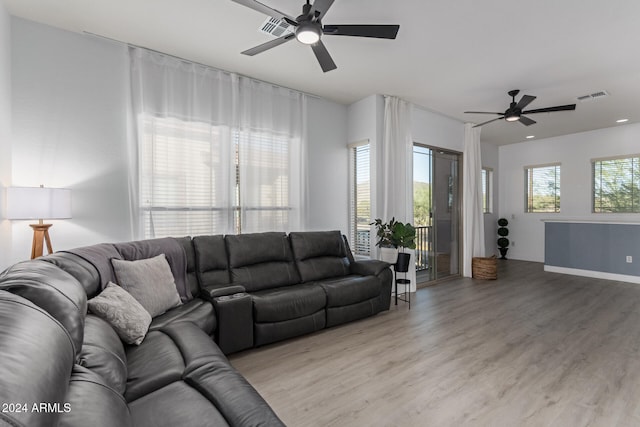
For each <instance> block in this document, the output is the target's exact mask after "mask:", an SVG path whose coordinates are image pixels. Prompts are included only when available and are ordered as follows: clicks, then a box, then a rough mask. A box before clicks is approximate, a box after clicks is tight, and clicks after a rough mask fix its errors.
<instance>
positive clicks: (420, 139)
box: [411, 107, 464, 153]
mask: <svg viewBox="0 0 640 427" xmlns="http://www.w3.org/2000/svg"><path fill="white" fill-rule="evenodd" d="M411 126H412V129H411V133H412V135H413V141H414V142H417V143H420V144H424V145H429V146H431V147H438V148H444V149H447V150H452V151H457V152H460V153H462V151H463V150H464V123H462V122H460V121H458V120H454V119H451V118H449V117H446V116H443V115H441V114H438V113H434V112H432V111H428V110H425V109H422V108H420V107H414V108H413V116H412V118H411Z"/></svg>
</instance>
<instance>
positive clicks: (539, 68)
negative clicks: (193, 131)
mask: <svg viewBox="0 0 640 427" xmlns="http://www.w3.org/2000/svg"><path fill="white" fill-rule="evenodd" d="M261 1H262V2H263V3H265V4H267V5H269V6H270V7H273V8H276V9H278V10H281V11H283V12H285V13H288V14H290V15H293V16H297V15H298V14H299V13H300V12H301V7H302V4H303V0H261ZM4 3H5V5H6V7H7V9H8V10H9V13H11V14H12V15H16V16H19V17H23V18H26V19H30V20H34V21H37V22H42V23H46V24H49V25H52V26H55V27H60V28H64V29H67V30H71V31H75V32H83V31H87V32H91V33H95V34H99V35H102V36H105V37H109V38H113V39H116V40H120V41H124V42H128V43H132V44H135V45H139V46H144V47H148V48H151V49H155V50H158V51H161V52H166V53H169V54H172V55H176V56H179V57H182V58H186V59H190V60H193V61H196V62H201V63H204V64H208V65H211V66H214V67H216V68H221V69H225V70H229V71H234V72H238V73H241V74H244V75H248V76H252V77H255V78H257V79H261V80H265V81H269V82H272V83H276V84H280V85H283V86H287V87H290V88H294V89H298V90H301V91H305V92H308V93H312V94H316V95H319V96H322V97H325V98H328V99H331V100H334V101H337V102H340V103H344V104H350V103H352V102H354V101H357V100H359V99H362V98H364V97H366V96H368V95H371V94H376V93H378V94H388V95H396V96H399V97H401V98H404V99H406V100H409V101H411V102H413V103H415V104H417V105H420V106H422V107H424V108H426V109H429V110H432V111H436V112H439V113H442V114H444V115H446V116H449V117H453V118H455V119H458V120H461V121H475V122H476V123H479V122H482V121H485V120H489V119H490V118H491V116H484V115H472V114H464V113H463V112H464V111H466V110H480V111H504V110H505V109H506V108H507V107H508V104H509V101H510V98H509V97H508V96H507V93H506V92H507V91H508V90H510V89H520V90H521V93H520V95H522V94H530V95H535V96H537V97H538V99H536V100H535V101H534V102H533V103H532V104H531V105H530V106H529V107H530V108H541V107H549V106H555V105H562V104H571V103H574V102H577V101H576V97H577V96H580V95H584V94H589V93H592V92H596V91H600V90H606V91H608V92H609V93H610V96H609V97H607V98H604V99H600V100H595V101H590V102H585V103H580V102H578V106H577V109H576V111H574V112H558V113H550V114H549V113H544V114H535V115H532V116H531V118H533V119H535V120H536V121H537V122H538V123H537V124H535V125H533V126H530V127H525V126H523V125H522V124H520V123H507V122H504V121H497V122H494V123H491V124H489V125H487V126H485V127H483V130H482V140H483V141H486V142H491V143H495V144H508V143H514V142H521V141H524V140H525V137H526V136H527V135H535V137H536V139H539V138H546V137H551V136H557V135H564V134H569V133H575V132H580V131H586V130H592V129H598V128H604V127H609V126H620V125H618V124H616V123H615V120H616V119H620V118H628V119H629V122H628V123H636V122H640V108H639V107H640V103H639V100H640V54H639V52H638V50H639V47H640V46H639V42H640V24H639V23H638V22H639V20H640V1H638V0H607V1H604V0H529V1H522V0H483V1H478V0H453V1H452V0H403V1H394V2H391V1H384V0H335V3H334V4H333V6H332V8H331V9H330V10H329V12H328V13H327V15H326V16H325V18H324V19H323V22H324V23H325V24H400V31H399V33H398V37H397V39H396V40H375V39H366V38H357V37H338V36H334V37H331V36H325V37H323V41H324V43H325V45H326V46H327V48H328V49H329V51H330V53H331V55H332V56H333V59H334V61H335V62H336V64H337V65H338V69H337V70H334V71H330V72H328V73H326V74H325V73H323V72H322V70H321V69H320V67H319V65H318V63H317V61H316V59H315V57H314V55H313V53H312V51H311V49H310V48H309V47H308V46H304V45H301V44H299V43H297V42H295V41H294V42H290V43H287V44H285V45H282V46H279V47H277V48H274V49H272V50H270V51H267V52H264V53H262V54H260V55H257V56H254V57H248V56H245V55H241V54H240V52H241V51H243V50H246V49H248V48H250V47H253V46H255V45H258V44H261V43H263V42H265V41H267V40H269V36H267V35H264V34H262V33H260V32H258V30H257V29H258V27H259V26H260V24H261V23H262V22H263V21H264V19H265V16H264V15H261V14H260V13H258V12H256V11H254V10H251V9H248V8H246V7H243V6H241V5H239V4H237V3H234V2H232V1H231V0H134V1H131V0H55V1H51V0H4ZM518 98H519V97H518Z"/></svg>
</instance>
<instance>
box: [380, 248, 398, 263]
mask: <svg viewBox="0 0 640 427" xmlns="http://www.w3.org/2000/svg"><path fill="white" fill-rule="evenodd" d="M380 260H381V261H384V262H388V263H389V264H395V263H396V261H397V260H398V250H397V249H396V248H380Z"/></svg>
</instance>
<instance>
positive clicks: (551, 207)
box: [525, 165, 560, 213]
mask: <svg viewBox="0 0 640 427" xmlns="http://www.w3.org/2000/svg"><path fill="white" fill-rule="evenodd" d="M525 178H526V179H525V185H526V189H525V195H526V200H525V212H529V213H532V212H560V165H547V166H537V167H535V166H534V167H529V168H525Z"/></svg>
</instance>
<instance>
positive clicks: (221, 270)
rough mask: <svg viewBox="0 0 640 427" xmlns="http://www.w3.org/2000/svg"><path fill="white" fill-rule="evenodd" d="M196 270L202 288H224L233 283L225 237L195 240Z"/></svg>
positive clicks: (198, 237) (205, 237)
mask: <svg viewBox="0 0 640 427" xmlns="http://www.w3.org/2000/svg"><path fill="white" fill-rule="evenodd" d="M193 248H194V250H195V257H196V268H197V272H198V279H199V280H200V286H202V287H205V286H224V285H228V284H229V283H231V278H230V277H229V262H228V260H227V249H226V248H225V246H224V237H223V236H222V235H221V234H220V235H216V236H196V237H194V238H193Z"/></svg>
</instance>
